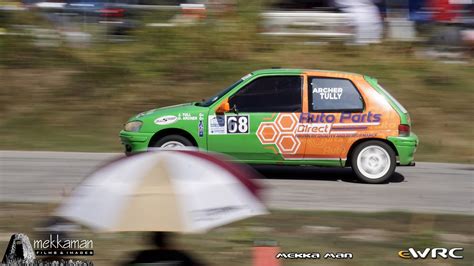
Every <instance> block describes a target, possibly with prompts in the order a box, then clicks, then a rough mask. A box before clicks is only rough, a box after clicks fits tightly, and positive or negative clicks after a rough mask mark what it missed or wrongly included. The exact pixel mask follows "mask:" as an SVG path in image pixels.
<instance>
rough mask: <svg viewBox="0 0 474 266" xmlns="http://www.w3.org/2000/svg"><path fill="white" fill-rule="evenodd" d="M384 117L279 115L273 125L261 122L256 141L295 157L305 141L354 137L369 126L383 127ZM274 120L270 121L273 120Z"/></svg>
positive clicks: (370, 115) (374, 115) (359, 115)
mask: <svg viewBox="0 0 474 266" xmlns="http://www.w3.org/2000/svg"><path fill="white" fill-rule="evenodd" d="M381 117H382V115H381V114H374V113H371V112H368V113H367V114H352V113H342V114H341V116H340V117H339V118H337V117H336V116H334V115H332V114H324V113H321V114H317V115H315V114H310V113H301V114H299V115H298V114H296V113H280V114H278V115H277V116H276V118H275V120H274V121H271V122H262V123H260V125H259V127H258V129H257V137H258V139H259V140H260V142H261V143H262V144H274V145H276V147H277V149H278V152H279V153H280V154H282V155H283V156H285V154H286V155H292V154H296V153H297V151H298V150H299V148H300V146H301V141H300V138H305V137H353V136H357V134H358V133H359V132H360V131H361V130H362V131H364V130H366V129H367V128H368V127H369V126H377V125H380V121H381ZM270 119H271V118H270Z"/></svg>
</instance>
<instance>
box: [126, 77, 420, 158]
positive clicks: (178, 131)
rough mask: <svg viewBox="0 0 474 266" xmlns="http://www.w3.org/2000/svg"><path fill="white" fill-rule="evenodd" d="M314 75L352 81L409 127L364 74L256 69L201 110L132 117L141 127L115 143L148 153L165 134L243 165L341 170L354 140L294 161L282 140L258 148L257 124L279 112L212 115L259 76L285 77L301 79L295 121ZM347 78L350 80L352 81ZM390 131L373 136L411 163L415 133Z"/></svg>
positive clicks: (180, 108) (187, 107)
mask: <svg viewBox="0 0 474 266" xmlns="http://www.w3.org/2000/svg"><path fill="white" fill-rule="evenodd" d="M319 75H323V76H324V77H331V75H334V76H335V78H341V77H343V78H347V79H351V82H352V83H354V84H356V87H357V88H358V89H359V91H361V90H368V91H370V93H372V94H374V92H376V93H375V94H378V95H379V96H382V97H381V98H380V99H384V101H386V103H388V104H387V105H386V106H391V110H390V112H394V113H396V114H398V117H399V118H396V119H399V120H397V121H396V122H397V123H398V124H405V125H408V126H411V121H410V118H409V116H408V113H407V112H406V110H405V109H404V108H403V106H401V105H400V104H399V103H398V102H396V100H394V99H393V97H391V96H390V95H389V94H388V93H387V92H386V91H385V90H384V89H383V88H382V87H380V85H379V84H378V83H377V81H376V80H375V79H373V78H370V77H368V76H362V75H359V74H352V73H343V72H336V71H318V70H299V69H266V70H258V71H255V72H252V73H251V74H249V75H247V76H245V77H244V78H242V79H241V80H239V82H238V83H236V84H234V86H232V87H230V89H228V90H227V91H224V92H225V93H221V94H220V95H218V96H216V97H214V99H213V100H211V101H209V102H208V103H209V104H208V105H206V106H202V104H200V103H197V102H193V103H187V104H180V105H176V106H169V107H163V108H157V109H153V110H150V111H147V112H143V113H140V114H138V115H136V116H133V117H131V118H130V119H129V120H128V122H127V123H130V122H134V121H138V122H141V127H139V128H138V129H135V130H133V131H129V130H125V129H124V130H122V131H121V132H120V139H121V142H122V144H123V145H124V146H125V150H126V152H127V153H136V152H144V151H147V150H149V149H150V148H151V147H153V146H154V144H155V143H156V142H157V141H158V140H159V139H160V138H162V137H164V136H167V135H182V136H184V137H186V138H188V139H189V140H190V141H191V142H192V143H193V144H194V145H195V146H197V147H198V148H199V149H201V150H205V151H212V152H219V153H224V154H228V155H230V156H232V157H234V158H235V159H236V160H238V161H241V162H245V163H251V164H283V165H317V166H335V167H344V166H346V160H347V158H348V156H347V153H348V152H349V150H350V149H351V146H352V145H355V144H354V143H355V142H356V141H355V139H350V141H349V140H348V141H345V142H344V143H343V144H341V149H340V150H341V152H340V153H339V154H336V155H334V156H332V157H331V158H324V156H322V157H321V158H317V157H309V156H305V155H304V154H300V156H299V157H298V156H293V157H292V156H286V155H285V154H284V153H283V152H279V151H280V150H282V149H287V148H288V149H290V148H291V147H287V146H285V145H286V144H285V143H284V142H280V143H279V144H278V145H280V144H281V145H280V146H278V145H277V144H275V145H272V144H263V143H264V140H262V137H261V136H264V135H263V134H262V132H263V131H262V125H263V124H266V125H267V124H268V127H272V125H270V124H271V123H276V122H278V121H276V120H277V119H280V118H279V115H278V114H279V112H238V111H237V112H229V113H226V114H225V115H216V109H217V108H218V107H219V106H221V105H222V104H223V103H224V102H225V101H227V100H228V99H229V98H230V97H232V96H233V95H235V94H236V93H237V92H239V91H240V90H241V89H243V88H245V87H246V86H247V85H249V84H251V83H252V82H254V81H255V80H257V79H259V78H262V77H273V76H284V77H301V80H302V83H301V84H302V85H301V87H302V88H301V91H302V98H303V100H302V103H301V104H302V105H303V106H304V107H302V108H303V109H302V110H301V111H298V112H294V114H293V116H294V117H297V116H298V115H301V113H304V112H305V111H306V112H309V111H308V105H309V104H308V101H307V100H306V99H304V98H305V96H304V95H306V96H308V94H310V92H309V90H308V89H306V87H307V86H309V85H308V81H307V79H308V77H310V76H311V77H314V76H319ZM352 77H354V78H353V79H352ZM358 83H361V84H362V85H359V84H358ZM367 84H368V85H367ZM364 86H366V87H367V86H370V87H371V88H370V87H369V88H368V89H364V88H363V87H364ZM361 95H365V92H364V93H361ZM379 96H377V97H379ZM321 97H322V96H321ZM364 97H365V96H364ZM306 98H307V97H306ZM364 100H365V105H366V106H365V107H364V110H361V111H360V112H361V113H367V112H369V111H371V110H369V109H370V106H369V107H368V106H367V105H368V103H369V101H368V100H369V99H364ZM231 117H233V118H231ZM219 119H225V120H229V119H230V120H233V121H232V123H234V124H235V125H236V126H235V128H233V129H232V130H239V132H240V133H239V134H230V133H224V132H223V131H222V130H224V131H226V130H230V129H225V128H220V127H219V125H220V124H219V123H217V125H218V126H215V125H216V122H219V121H220V120H219ZM230 120H229V125H230ZM240 120H242V121H244V122H245V123H242V124H239V123H240V122H241V121H240ZM282 121H283V120H282ZM226 123H227V122H226ZM229 125H227V126H229ZM210 127H211V128H210ZM263 130H265V129H263ZM221 131H222V132H221ZM257 131H260V132H257ZM395 131H396V129H393V128H392V129H390V130H388V129H387V130H386V129H384V132H390V134H388V135H387V134H385V133H384V134H385V135H382V136H379V137H378V138H380V139H381V140H384V141H386V142H389V143H390V144H391V146H392V147H394V149H395V152H396V154H397V156H398V161H399V164H400V165H412V164H414V153H415V151H416V147H417V146H418V138H417V136H416V135H415V134H414V133H409V135H408V136H400V135H398V134H395V133H394V132H395ZM282 132H283V131H282ZM397 132H398V131H397ZM282 134H286V133H282ZM257 135H258V136H257ZM265 136H266V135H265ZM279 138H284V137H279ZM367 139H369V138H367ZM301 140H302V139H301ZM358 140H359V141H360V140H363V138H358ZM296 141H297V142H299V144H298V145H299V150H302V151H304V150H307V148H308V147H305V145H310V142H305V141H300V140H296ZM350 142H353V143H350ZM313 143H314V142H313ZM311 145H314V144H311ZM342 146H344V147H342Z"/></svg>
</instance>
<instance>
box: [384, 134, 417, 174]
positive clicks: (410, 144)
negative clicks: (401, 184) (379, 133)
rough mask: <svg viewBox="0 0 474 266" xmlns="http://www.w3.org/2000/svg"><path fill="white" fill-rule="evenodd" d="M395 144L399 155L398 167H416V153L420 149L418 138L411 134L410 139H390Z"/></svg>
mask: <svg viewBox="0 0 474 266" xmlns="http://www.w3.org/2000/svg"><path fill="white" fill-rule="evenodd" d="M387 139H388V140H389V141H390V142H392V143H393V145H394V146H395V148H396V149H397V153H398V160H399V162H398V165H400V166H415V152H416V149H417V148H418V144H419V141H418V136H416V135H415V134H414V133H411V134H410V136H408V137H388V138H387Z"/></svg>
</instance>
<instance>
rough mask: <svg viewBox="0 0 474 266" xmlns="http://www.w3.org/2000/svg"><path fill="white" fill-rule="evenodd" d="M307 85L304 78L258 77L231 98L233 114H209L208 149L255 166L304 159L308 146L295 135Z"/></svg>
mask: <svg viewBox="0 0 474 266" xmlns="http://www.w3.org/2000/svg"><path fill="white" fill-rule="evenodd" d="M303 83H304V82H303V77H302V76H301V75H284V76H282V75H271V76H260V77H254V78H253V79H252V80H250V81H249V82H248V83H247V84H246V85H244V86H243V87H242V88H241V89H240V90H238V91H237V92H235V93H234V94H233V95H231V96H229V98H228V103H229V106H230V107H231V109H232V111H230V112H227V113H225V114H221V115H218V114H215V113H212V114H211V113H210V114H209V121H208V149H209V150H211V151H216V152H221V153H225V154H229V155H231V156H233V157H236V158H238V159H240V160H244V161H247V162H255V163H257V162H259V161H260V162H263V161H267V162H271V161H279V160H282V159H283V157H282V156H283V155H285V154H289V156H290V157H298V156H300V157H301V158H302V157H303V156H304V145H303V144H302V143H301V142H300V141H299V140H295V138H294V135H293V131H294V128H295V127H296V124H297V118H298V116H299V115H300V114H301V110H302V88H303ZM210 112H214V111H213V110H211V111H210Z"/></svg>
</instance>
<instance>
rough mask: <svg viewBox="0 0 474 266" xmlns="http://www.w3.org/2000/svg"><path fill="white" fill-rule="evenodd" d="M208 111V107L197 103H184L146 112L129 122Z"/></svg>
mask: <svg viewBox="0 0 474 266" xmlns="http://www.w3.org/2000/svg"><path fill="white" fill-rule="evenodd" d="M204 110H207V107H202V106H198V105H196V103H195V102H191V103H183V104H177V105H172V106H165V107H160V108H155V109H151V110H148V111H146V112H142V113H139V114H138V115H136V116H134V117H131V118H130V119H129V121H132V120H146V119H150V118H157V117H159V116H163V115H179V114H181V113H184V112H185V113H194V112H203V111H204Z"/></svg>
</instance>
